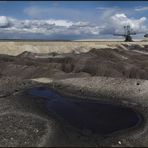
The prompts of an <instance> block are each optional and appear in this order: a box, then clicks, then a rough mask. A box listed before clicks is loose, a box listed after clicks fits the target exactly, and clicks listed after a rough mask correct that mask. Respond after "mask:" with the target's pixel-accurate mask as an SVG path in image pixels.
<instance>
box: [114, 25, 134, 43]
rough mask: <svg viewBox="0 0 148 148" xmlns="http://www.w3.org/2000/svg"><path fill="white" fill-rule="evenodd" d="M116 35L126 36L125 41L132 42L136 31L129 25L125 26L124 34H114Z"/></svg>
mask: <svg viewBox="0 0 148 148" xmlns="http://www.w3.org/2000/svg"><path fill="white" fill-rule="evenodd" d="M114 35H115V36H124V37H125V42H132V41H133V40H132V37H131V35H136V32H134V31H133V29H131V27H130V26H129V25H127V26H124V33H123V34H118V33H116V34H114Z"/></svg>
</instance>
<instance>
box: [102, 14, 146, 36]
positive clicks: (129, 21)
mask: <svg viewBox="0 0 148 148" xmlns="http://www.w3.org/2000/svg"><path fill="white" fill-rule="evenodd" d="M146 20H147V19H146V17H142V18H140V19H134V18H128V17H127V15H125V14H124V13H119V14H118V13H117V14H114V15H113V16H110V18H109V19H108V21H107V22H106V24H105V28H106V29H104V32H105V30H106V31H108V32H110V33H123V31H124V30H123V27H124V26H125V25H130V27H131V28H132V29H133V30H134V31H136V32H137V33H142V32H143V33H144V32H145V31H147V27H146V26H145V21H146Z"/></svg>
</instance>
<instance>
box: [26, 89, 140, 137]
mask: <svg viewBox="0 0 148 148" xmlns="http://www.w3.org/2000/svg"><path fill="white" fill-rule="evenodd" d="M27 93H28V94H29V95H32V96H38V97H43V98H45V103H46V107H47V111H49V112H54V113H56V114H57V115H58V116H59V117H60V118H63V120H64V121H65V122H68V123H69V124H70V125H72V126H74V127H75V128H78V129H80V130H83V129H87V130H91V132H93V133H96V134H101V135H105V134H109V133H112V132H115V131H119V130H123V129H127V128H130V127H133V126H135V125H137V124H138V123H139V122H140V121H141V120H140V117H139V115H138V114H137V113H136V112H135V111H134V110H133V109H131V108H127V107H123V106H118V105H114V104H105V103H100V102H98V101H92V100H90V101H75V100H78V98H76V99H75V100H74V99H70V98H66V97H64V96H61V95H59V94H57V93H56V92H54V91H52V90H49V89H47V88H32V89H30V90H28V91H27Z"/></svg>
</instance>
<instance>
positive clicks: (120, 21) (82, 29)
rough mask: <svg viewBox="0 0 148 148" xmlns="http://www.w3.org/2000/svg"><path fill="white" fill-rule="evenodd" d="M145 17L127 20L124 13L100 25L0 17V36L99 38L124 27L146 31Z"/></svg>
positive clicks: (109, 17) (111, 16)
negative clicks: (12, 34)
mask: <svg viewBox="0 0 148 148" xmlns="http://www.w3.org/2000/svg"><path fill="white" fill-rule="evenodd" d="M146 20H147V19H146V17H142V18H139V19H134V18H128V16H127V15H125V14H124V13H116V14H111V15H109V14H108V15H106V16H105V18H104V21H103V22H102V23H100V24H93V23H92V22H85V21H70V20H62V19H44V20H36V19H33V20H18V19H15V18H11V17H6V16H0V34H1V33H15V34H21V35H23V34H34V35H36V34H42V35H48V36H51V37H53V36H57V37H59V36H61V38H62V36H65V35H67V36H70V35H71V36H75V35H76V36H77V35H79V36H90V37H92V36H99V35H100V36H101V35H103V34H113V33H121V32H123V26H124V25H130V26H131V28H132V29H133V30H134V31H136V32H143V33H146V31H148V29H147V27H146V25H145V22H146Z"/></svg>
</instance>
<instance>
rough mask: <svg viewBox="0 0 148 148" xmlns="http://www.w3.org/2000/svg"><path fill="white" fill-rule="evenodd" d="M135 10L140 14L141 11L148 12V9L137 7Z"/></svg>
mask: <svg viewBox="0 0 148 148" xmlns="http://www.w3.org/2000/svg"><path fill="white" fill-rule="evenodd" d="M134 10H135V11H138V12H140V11H147V10H148V7H137V8H135V9H134Z"/></svg>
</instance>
